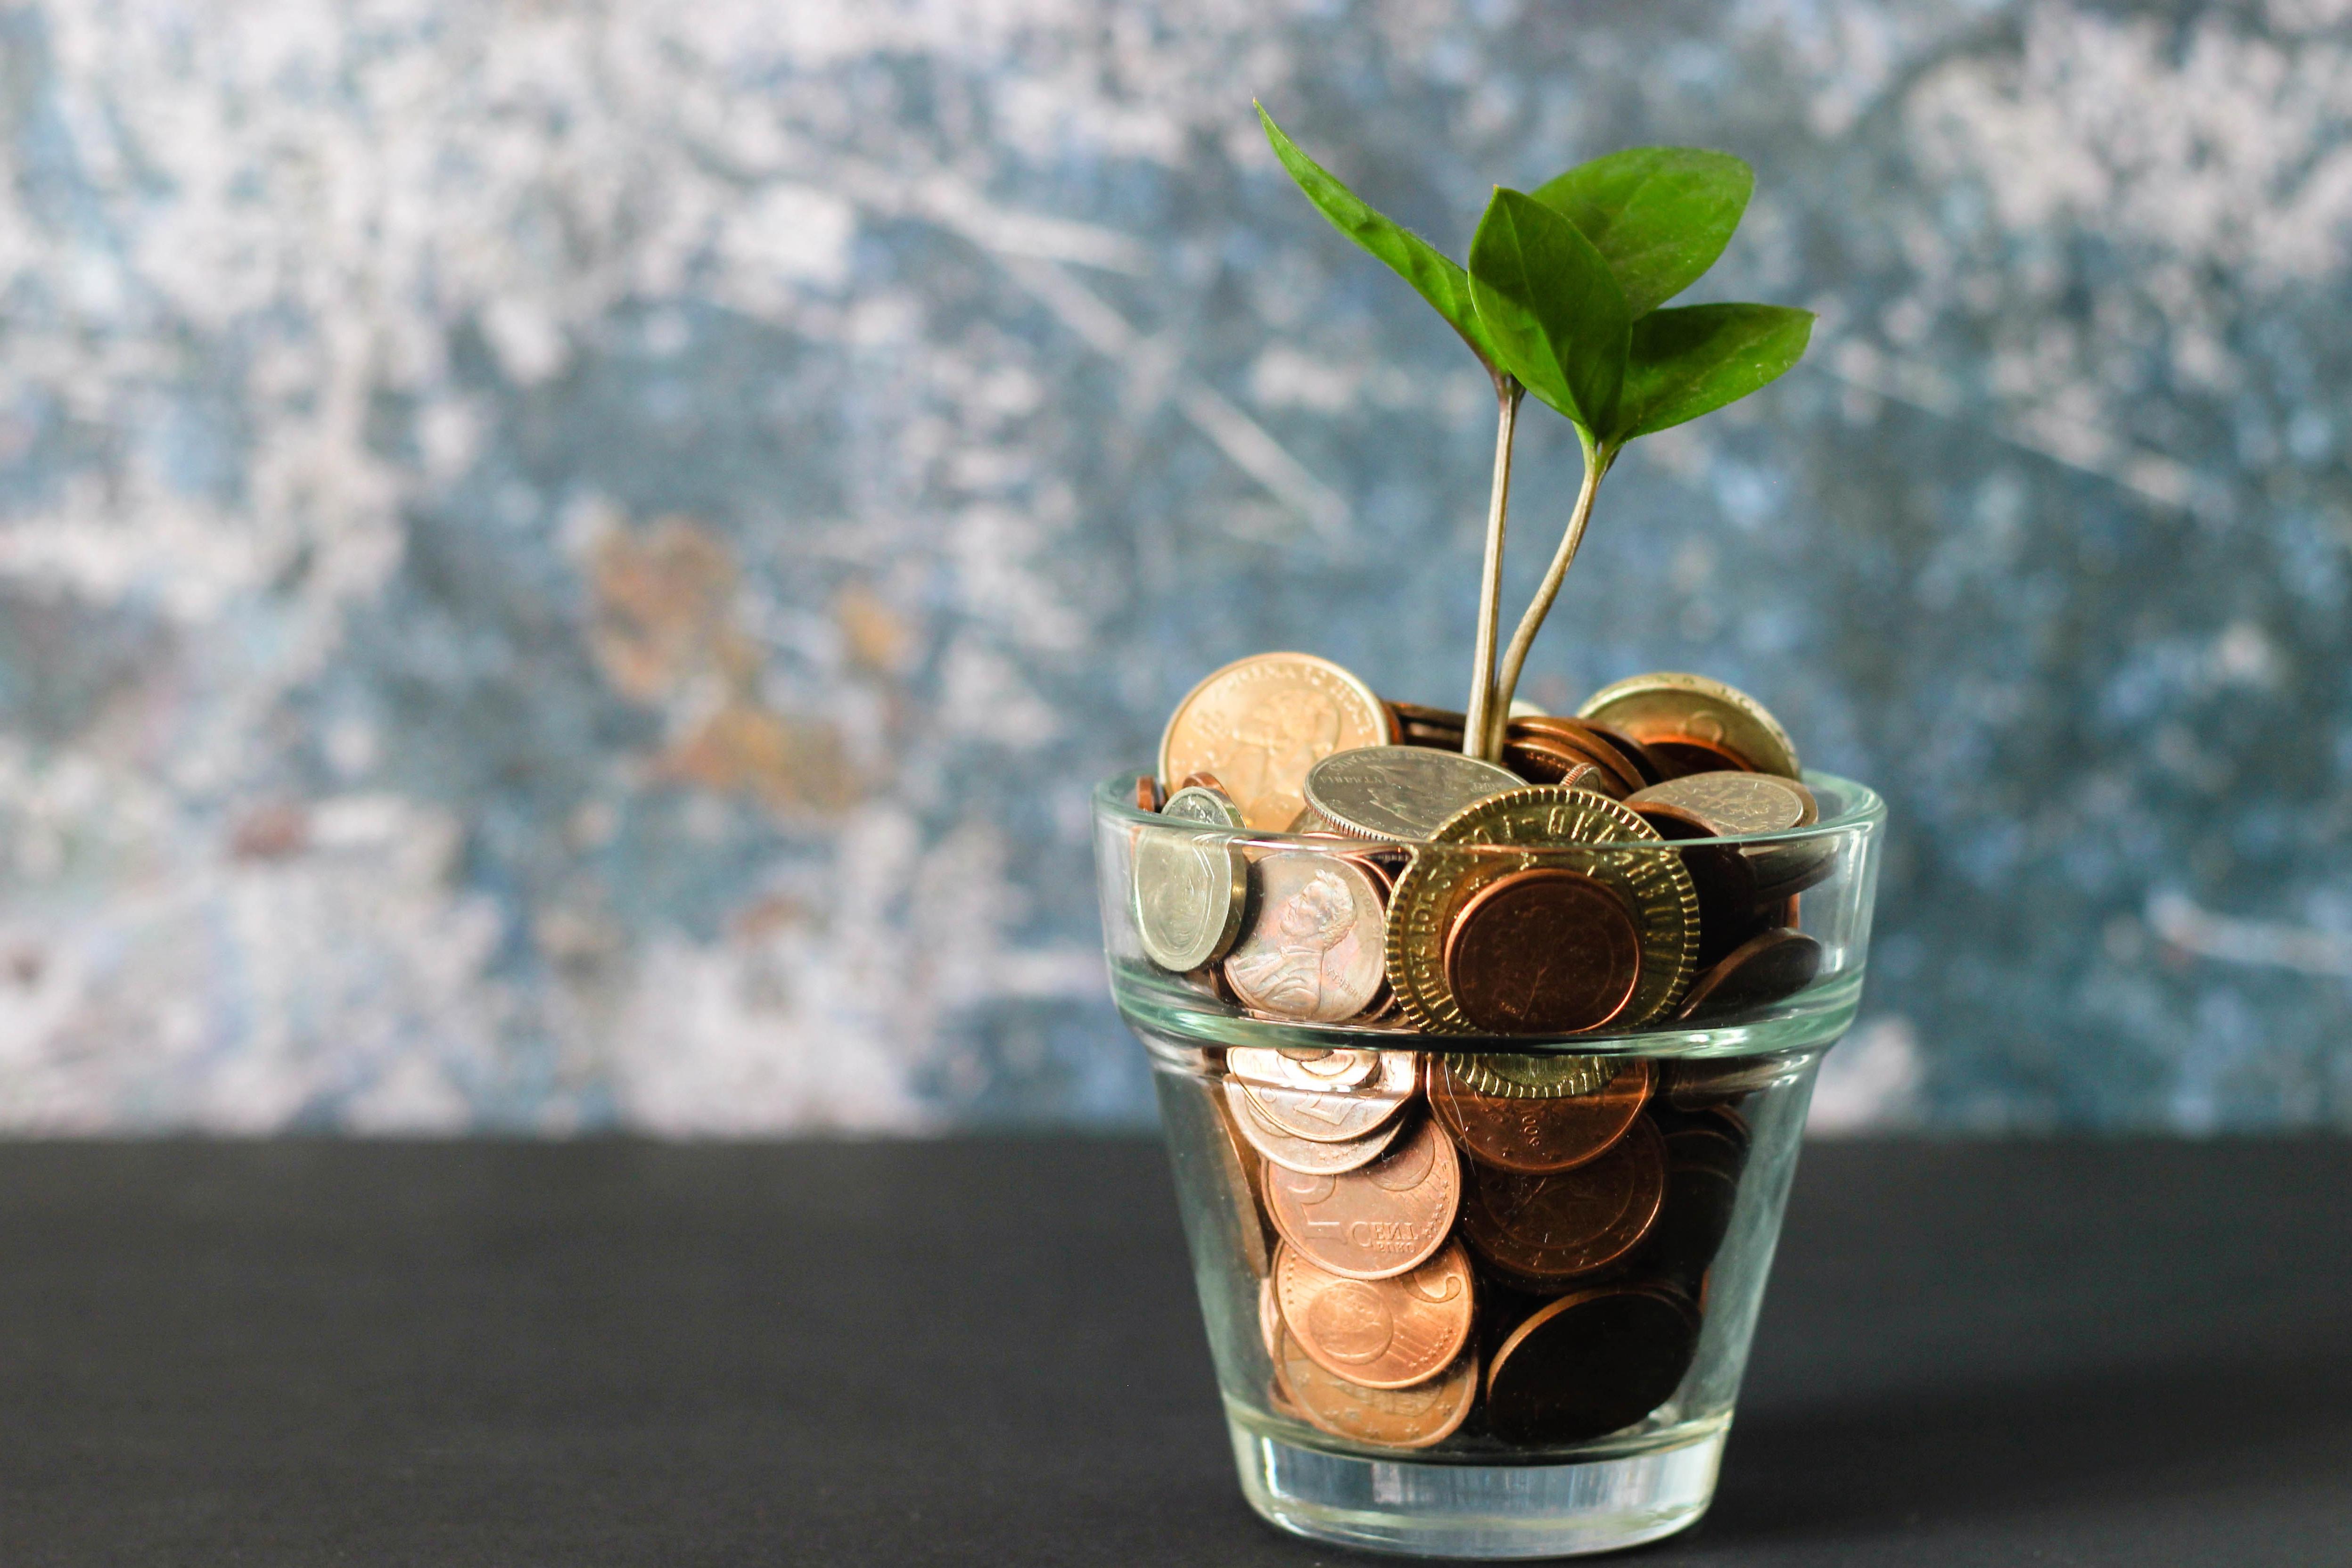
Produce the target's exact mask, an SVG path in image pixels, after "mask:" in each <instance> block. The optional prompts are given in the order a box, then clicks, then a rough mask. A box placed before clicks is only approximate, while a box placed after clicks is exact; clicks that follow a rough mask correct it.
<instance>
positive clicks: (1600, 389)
mask: <svg viewBox="0 0 2352 1568" xmlns="http://www.w3.org/2000/svg"><path fill="white" fill-rule="evenodd" d="M1258 119H1259V120H1260V121H1262V122H1263V123H1264V125H1265V134H1266V140H1267V141H1271V142H1272V143H1273V144H1274V152H1275V156H1276V157H1277V158H1279V159H1280V160H1281V161H1282V166H1283V167H1284V168H1286V169H1287V170H1289V171H1290V175H1291V178H1293V179H1294V180H1296V181H1297V182H1298V185H1299V188H1300V189H1301V190H1303V191H1305V192H1306V193H1307V199H1308V200H1310V201H1312V202H1313V203H1314V204H1316V206H1318V208H1320V209H1321V210H1322V212H1323V215H1324V216H1326V217H1328V218H1329V219H1330V220H1331V222H1332V224H1333V225H1335V226H1337V227H1338V228H1339V232H1340V233H1342V234H1344V235H1347V236H1348V237H1349V239H1352V240H1354V241H1355V242H1356V243H1357V244H1358V245H1360V246H1363V247H1364V248H1365V249H1366V250H1368V251H1370V252H1371V253H1372V254H1373V255H1374V256H1378V257H1380V259H1381V260H1382V261H1383V262H1386V263H1387V264H1388V265H1389V266H1390V267H1391V268H1393V269H1394V270H1395V271H1396V273H1397V275H1398V276H1399V277H1402V278H1403V279H1404V280H1405V281H1406V282H1407V283H1409V284H1411V285H1412V287H1413V289H1414V291H1415V292H1416V293H1418V294H1419V295H1420V296H1421V297H1422V298H1423V299H1425V300H1427V301H1428V302H1429V304H1430V306H1431V307H1432V308H1433V309H1435V310H1436V311H1437V313H1438V314H1439V315H1441V316H1443V317H1444V318H1445V319H1446V321H1447V323H1448V324H1449V325H1451V326H1452V327H1453V329H1454V330H1455V331H1456V332H1458V333H1460V334H1461V336H1462V340H1463V341H1464V342H1465V343H1467V344H1468V345H1469V346H1470V351H1471V352H1472V353H1474V354H1475V355H1477V356H1478V362H1479V363H1480V364H1482V365H1484V366H1485V367H1486V373H1487V374H1488V376H1490V377H1491V378H1492V379H1493V381H1494V383H1495V398H1496V408H1497V418H1496V438H1495V478H1494V486H1493V490H1492V495H1491V499H1490V502H1489V505H1488V508H1487V515H1486V554H1485V559H1484V561H1483V562H1482V568H1481V576H1480V583H1479V594H1478V635H1477V646H1476V649H1475V653H1474V656H1473V664H1474V668H1473V672H1472V678H1471V687H1470V700H1469V704H1468V711H1467V716H1466V718H1465V724H1464V728H1463V740H1462V749H1463V750H1464V751H1465V752H1467V753H1469V754H1470V755H1471V756H1473V757H1478V758H1486V760H1489V761H1492V760H1494V759H1496V758H1497V757H1498V756H1499V755H1500V753H1501V750H1502V740H1503V729H1504V726H1505V724H1506V722H1507V716H1508V715H1509V713H1510V707H1511V695H1512V693H1513V692H1514V691H1516V690H1517V686H1518V681H1519V673H1520V671H1521V670H1522V669H1523V668H1524V667H1525V665H1526V664H1527V657H1528V649H1529V648H1530V647H1531V646H1533V645H1534V643H1535V638H1536V633H1537V632H1538V631H1539V630H1540V629H1541V628H1542V626H1543V622H1544V618H1545V616H1547V615H1548V614H1549V613H1550V612H1551V606H1552V601H1553V600H1554V599H1556V598H1557V597H1558V596H1559V585H1560V581H1561V580H1562V579H1563V578H1565V577H1566V576H1567V575H1568V569H1569V567H1570V564H1571V563H1572V562H1573V561H1574V560H1575V559H1576V551H1577V548H1578V547H1579V545H1580V544H1581V543H1582V542H1583V538H1584V529H1585V525H1586V523H1587V522H1588V521H1590V520H1591V515H1592V501H1593V497H1594V496H1595V495H1596V494H1597V493H1598V492H1599V490H1600V487H1601V478H1602V476H1605V475H1606V474H1607V473H1608V472H1609V467H1610V465H1611V464H1612V463H1614V462H1615V461H1616V460H1617V455H1618V454H1619V453H1620V452H1622V451H1623V450H1624V447H1625V444H1626V443H1627V442H1629V441H1633V440H1635V439H1637V438H1638V437H1641V436H1644V435H1649V434H1654V433H1656V432H1658V431H1661V430H1666V429H1670V428H1671V427H1673V426H1675V425H1677V424H1680V423H1683V422H1684V421H1685V420H1692V419H1696V418H1697V417H1698V416H1699V415H1700V414H1703V413H1712V412H1713V411H1715V410H1716V409H1718V408H1721V407H1723V406H1724V405H1725V404H1726V403H1729V402H1738V400H1739V399H1741V398H1743V397H1746V396H1747V395H1748V393H1749V392H1755V391H1756V390H1757V389H1759V387H1762V386H1764V385H1766V384H1767V383H1768V382H1771V381H1773V380H1775V379H1776V378H1778V377H1779V376H1780V373H1781V372H1782V371H1786V370H1787V369H1788V368H1789V367H1790V366H1791V365H1793V364H1795V363H1796V362H1797V361H1799V360H1800V359H1801V358H1803V357H1804V352H1805V345H1806V343H1807V341H1808V340H1810V339H1811V335H1812V329H1813V316H1812V312H1811V311H1810V310H1799V309H1796V308H1791V307H1789V306H1785V305H1688V306H1677V307H1674V308H1664V307H1665V302H1666V301H1667V300H1669V299H1672V298H1674V297H1675V295H1677V294H1680V293H1681V292H1682V291H1683V290H1684V289H1685V288H1688V287H1690V286H1691V285H1692V284H1694V283H1696V282H1697V281H1698V280H1699V278H1700V277H1703V276H1705V274H1706V269H1707V268H1708V267H1713V266H1714V265H1715V262H1716V258H1717V256H1721V255H1722V254H1723V248H1724V246H1726V245H1727V244H1729V243H1730V240H1731V235H1732V233H1733V231H1735V230H1736V229H1738V226H1739V219H1740V215H1741V214H1743V213H1744V212H1745V211H1746V210H1747V207H1748V193H1749V192H1750V191H1751V190H1752V189H1753V188H1754V186H1755V183H1756V176H1755V173H1754V172H1753V171H1752V170H1750V169H1749V168H1748V165H1747V164H1746V163H1745V162H1741V161H1740V160H1739V159H1738V158H1735V157H1733V156H1732V155H1731V154H1730V153H1728V152H1708V151H1707V150H1706V149H1704V148H1697V147H1633V148H1628V149H1626V150H1625V151H1624V152H1612V153H1610V154H1608V155H1607V156H1606V157H1601V158H1595V159H1593V160H1592V161H1591V162H1588V163H1580V164H1578V165H1577V166H1576V167H1575V168H1573V169H1570V170H1569V171H1568V172H1566V173H1564V174H1561V175H1559V176H1558V177H1556V178H1554V179H1551V180H1549V181H1546V182H1545V183H1543V184H1541V185H1538V186H1537V187H1536V189H1535V190H1534V191H1533V192H1532V193H1522V192H1518V191H1512V190H1506V189H1502V188H1500V187H1497V188H1496V192H1495V194H1494V198H1493V200H1491V201H1490V202H1488V203H1487V205H1486V214H1485V216H1483V217H1482V218H1480V219H1479V221H1478V228H1477V232H1476V233H1475V235H1472V236H1471V240H1470V257H1469V266H1468V267H1466V268H1465V267H1462V266H1459V265H1457V264H1456V263H1455V262H1454V260H1453V259H1452V258H1451V257H1449V256H1446V255H1445V254H1444V252H1443V251H1440V250H1439V249H1437V247H1436V246H1433V245H1431V244H1430V243H1429V242H1428V241H1427V240H1424V239H1423V238H1422V237H1421V236H1420V235H1416V234H1414V233H1412V231H1411V230H1409V229H1407V228H1404V227H1403V226H1402V225H1399V224H1396V223H1393V222H1391V221H1390V220H1389V219H1388V218H1385V217H1383V216H1381V214H1379V213H1376V212H1374V211H1373V210H1372V209H1371V208H1370V207H1369V206H1367V205H1366V204H1364V203H1363V202H1362V201H1360V199H1358V197H1357V196H1356V194H1355V193H1353V192H1352V191H1350V190H1349V189H1348V187H1347V186H1345V185H1343V184H1341V183H1339V181H1338V180H1337V179H1335V178H1333V177H1332V175H1331V174H1330V172H1328V171H1327V170H1325V169H1324V168H1323V167H1322V166H1321V165H1320V164H1318V163H1317V162H1315V161H1314V160H1313V159H1311V158H1309V157H1307V154H1306V153H1304V152H1300V151H1299V150H1298V147H1297V144H1296V143H1294V142H1293V141H1291V140H1290V138H1289V137H1287V136H1285V135H1284V134H1283V133H1282V130H1281V128H1280V127H1279V126H1277V125H1276V124H1275V122H1274V120H1273V118H1272V117H1271V116H1270V115H1268V114H1267V113H1266V112H1265V107H1264V106H1263V105H1261V106H1260V107H1259V109H1258ZM1526 392H1533V393H1535V395H1536V398H1537V400H1538V402H1544V403H1548V404H1549V405H1550V406H1551V407H1552V408H1553V409H1554V410H1556V411H1557V412H1558V413H1560V414H1561V415H1562V416H1563V417H1564V418H1566V419H1567V420H1568V422H1569V423H1570V424H1572V425H1574V426H1575V427H1576V434H1577V439H1578V441H1579V443H1580V444H1581V445H1582V447H1583V450H1584V481H1583V483H1582V485H1580V486H1579V487H1578V490H1577V497H1576V504H1575V506H1574V507H1573V508H1572V509H1571V510H1570V513H1569V518H1568V526H1567V528H1566V529H1565V530H1564V532H1563V533H1562V535H1561V537H1560V542H1559V549H1558V550H1557V551H1555V552H1554V554H1553V556H1552V560H1551V565H1550V567H1549V570H1546V572H1545V573H1544V578H1543V582H1542V584H1541V585H1540V586H1539V587H1538V589H1537V590H1536V596H1535V599H1534V601H1533V602H1532V603H1530V604H1529V605H1528V610H1527V613H1526V614H1525V615H1523V616H1522V617H1521V618H1520V620H1519V624H1518V629H1517V631H1516V632H1514V633H1513V634H1512V637H1511V641H1510V645H1509V647H1508V648H1507V650H1505V652H1504V653H1503V654H1502V658H1501V662H1500V665H1499V668H1498V667H1497V664H1496V653H1495V642H1496V633H1497V632H1498V630H1499V627H1498V621H1497V617H1498V613H1499V606H1498V602H1497V601H1498V600H1499V597H1500V592H1501V582H1502V567H1503V537H1504V527H1505V519H1506V517H1507V513H1508V511H1509V507H1510V489H1511V445H1512V440H1513V436H1514V434H1515V433H1516V431H1517V422H1518V407H1519V402H1520V399H1521V397H1522V395H1523V394H1524V393H1526Z"/></svg>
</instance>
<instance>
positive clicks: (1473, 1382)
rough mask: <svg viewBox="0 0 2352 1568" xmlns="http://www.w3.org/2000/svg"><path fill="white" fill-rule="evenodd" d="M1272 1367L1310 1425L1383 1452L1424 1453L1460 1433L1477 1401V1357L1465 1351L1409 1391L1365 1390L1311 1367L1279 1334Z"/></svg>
mask: <svg viewBox="0 0 2352 1568" xmlns="http://www.w3.org/2000/svg"><path fill="white" fill-rule="evenodd" d="M1275 1365H1276V1367H1277V1368H1279V1369H1280V1371H1281V1374H1282V1385H1283V1388H1284V1391H1285V1392H1286V1394H1288V1396H1289V1397H1290V1401H1291V1404H1292V1406H1293V1407H1294V1408H1295V1409H1297V1412H1298V1414H1299V1415H1300V1416H1303V1417H1305V1418H1306V1420H1307V1422H1308V1424H1309V1425H1311V1426H1313V1427H1317V1428H1318V1429H1319V1430H1322V1431H1325V1432H1328V1433H1330V1434H1331V1435H1332V1436H1333V1437H1349V1438H1353V1439H1354V1440H1355V1441H1357V1442H1359V1443H1370V1444H1374V1445H1377V1446H1378V1447H1381V1448H1428V1447H1429V1446H1430V1445H1431V1444H1433V1443H1442V1442H1444V1440H1445V1439H1446V1438H1448V1437H1452V1436H1453V1435H1454V1431H1455V1430H1456V1429H1457V1428H1458V1427H1461V1425H1462V1422H1463V1418H1464V1417H1465V1416H1468V1415H1469V1414H1470V1408H1471V1406H1474V1405H1475V1404H1476V1403H1477V1400H1478V1353H1477V1352H1476V1351H1474V1350H1465V1351H1464V1352H1463V1353H1462V1354H1460V1355H1458V1356H1456V1357H1455V1358H1454V1364H1452V1365H1451V1366H1448V1367H1447V1368H1445V1370H1444V1371H1443V1372H1441V1373H1439V1374H1438V1375H1436V1376H1434V1377H1433V1378H1431V1379H1430V1380H1429V1381H1427V1382H1426V1383H1422V1384H1418V1385H1414V1386H1413V1387H1411V1388H1366V1387H1364V1386H1363V1385H1360V1384H1358V1383H1352V1382H1350V1381H1349V1380H1348V1379H1347V1378H1344V1377H1337V1376H1334V1375H1332V1374H1331V1373H1330V1372H1328V1371H1327V1370H1325V1369H1324V1368H1323V1367H1320V1366H1318V1365H1316V1364H1315V1362H1314V1360H1313V1358H1311V1357H1310V1356H1308V1355H1307V1353H1306V1351H1305V1350H1303V1349H1302V1348H1300V1346H1299V1343H1298V1341H1297V1338H1296V1337H1295V1336H1293V1335H1292V1334H1290V1333H1287V1332H1283V1333H1281V1334H1280V1337H1279V1338H1278V1339H1277V1340H1276V1349H1275Z"/></svg>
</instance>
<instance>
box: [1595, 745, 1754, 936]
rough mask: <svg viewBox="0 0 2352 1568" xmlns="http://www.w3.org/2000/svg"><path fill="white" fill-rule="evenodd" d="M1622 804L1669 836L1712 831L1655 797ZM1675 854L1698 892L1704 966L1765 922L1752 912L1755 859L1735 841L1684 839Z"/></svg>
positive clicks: (1708, 835) (1709, 836) (1693, 835)
mask: <svg viewBox="0 0 2352 1568" xmlns="http://www.w3.org/2000/svg"><path fill="white" fill-rule="evenodd" d="M1755 777H1759V778H1761V777H1762V775H1760V774H1759V775H1755ZM1625 804H1626V805H1627V807H1628V808H1630V809H1631V810H1633V814H1634V815H1635V816H1637V817H1639V818H1641V819H1642V821H1645V822H1647V823H1649V824H1650V826H1652V827H1654V828H1655V829H1657V830H1658V836H1659V837H1660V838H1663V839H1665V840H1667V841H1678V840H1688V839H1712V838H1714V837H1715V836H1716V835H1715V833H1714V831H1712V828H1711V825H1710V824H1708V823H1707V822H1706V821H1701V820H1700V819H1699V817H1698V816H1697V815H1696V813H1695V812H1692V811H1690V810H1685V808H1683V807H1680V806H1675V805H1667V804H1664V803H1662V802H1659V801H1656V800H1649V801H1643V802H1640V803H1636V802H1635V801H1633V800H1627V801H1626V802H1625ZM1675 854H1676V856H1678V857H1679V858H1680V859H1681V861H1682V862H1683V869H1684V870H1685V871H1687V872H1689V873H1690V878H1691V889H1692V891H1693V892H1695V893H1696V894H1698V957H1697V960H1696V962H1697V964H1698V967H1700V968H1702V969H1704V968H1706V967H1707V966H1708V965H1710V964H1713V963H1714V962H1715V961H1716V960H1717V959H1718V958H1720V957H1722V956H1724V955H1725V954H1727V953H1728V952H1730V951H1731V950H1732V949H1733V948H1734V947H1737V946H1739V945H1740V944H1741V943H1742V942H1745V941H1747V940H1748V938H1749V937H1750V936H1755V935H1756V933H1757V932H1758V931H1759V930H1760V929H1762V927H1763V926H1764V925H1767V924H1770V922H1767V921H1764V920H1761V919H1759V916H1758V915H1757V914H1756V870H1755V863H1754V862H1752V861H1750V860H1749V859H1748V856H1747V855H1746V854H1744V853H1742V852H1740V850H1739V849H1738V846H1737V845H1733V844H1716V843H1697V844H1690V843H1686V844H1684V845H1682V847H1680V848H1678V849H1676V850H1675Z"/></svg>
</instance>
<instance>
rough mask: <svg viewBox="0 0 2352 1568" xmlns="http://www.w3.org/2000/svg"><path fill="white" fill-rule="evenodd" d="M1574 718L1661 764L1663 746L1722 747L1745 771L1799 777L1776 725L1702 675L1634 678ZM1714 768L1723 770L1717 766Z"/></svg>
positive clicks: (1607, 690)
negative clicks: (1635, 745) (1644, 750)
mask: <svg viewBox="0 0 2352 1568" xmlns="http://www.w3.org/2000/svg"><path fill="white" fill-rule="evenodd" d="M1576 716H1577V717H1579V718H1584V719H1598V720H1599V721H1601V723H1603V724H1608V725H1613V726H1615V727H1617V728H1619V729H1622V730H1623V731H1624V732H1625V733H1626V734H1628V735H1631V736H1632V737H1633V738H1634V739H1636V740H1638V741H1640V742H1641V743H1642V744H1643V745H1644V746H1646V747H1649V748H1650V750H1651V751H1652V752H1653V753H1654V754H1656V755H1659V756H1660V757H1661V758H1664V756H1665V754H1664V751H1663V749H1662V747H1663V746H1664V745H1665V744H1673V745H1675V746H1689V747H1696V748H1698V749H1700V750H1702V751H1704V750H1711V749H1713V748H1715V747H1722V748H1724V749H1725V750H1726V751H1727V752H1728V753H1731V754H1735V755H1737V756H1738V758H1740V760H1739V761H1738V762H1737V763H1732V764H1728V766H1733V767H1749V768H1756V769H1758V770H1759V771H1760V772H1765V773H1778V774H1780V776H1781V777H1782V778H1784V779H1795V778H1799V777H1801V775H1802V772H1803V770H1802V769H1801V768H1799V767H1798V766H1797V748H1796V747H1795V745H1794V744H1793V743H1792V742H1790V739H1789V732H1788V731H1787V730H1785V729H1783V728H1781V727H1780V720H1778V719H1776V718H1774V717H1773V716H1771V714H1770V713H1769V712H1767V711H1766V709H1765V707H1764V705H1763V704H1762V703H1759V702H1758V701H1757V700H1756V699H1755V698H1754V697H1751V696H1749V695H1748V694H1747V693H1746V692H1743V691H1741V690H1739V689H1738V687H1736V686H1727V685H1724V684H1723V683H1722V682H1721V681H1711V680H1709V679H1707V678H1706V676H1705V675H1693V674H1683V673H1681V672H1679V671H1672V670H1658V671H1654V672H1652V673H1651V674H1646V675H1633V676H1629V677H1628V678H1626V679H1624V680H1622V681H1618V682H1615V683H1613V684H1612V685H1606V686H1603V687H1601V690H1599V691H1597V692H1595V693H1593V694H1592V695H1591V696H1589V697H1587V698H1585V699H1584V701H1583V703H1582V704H1581V705H1580V706H1578V708H1577V710H1576ZM1716 766H1717V767H1723V766H1727V765H1726V764H1724V763H1720V762H1718V763H1717V764H1716Z"/></svg>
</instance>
